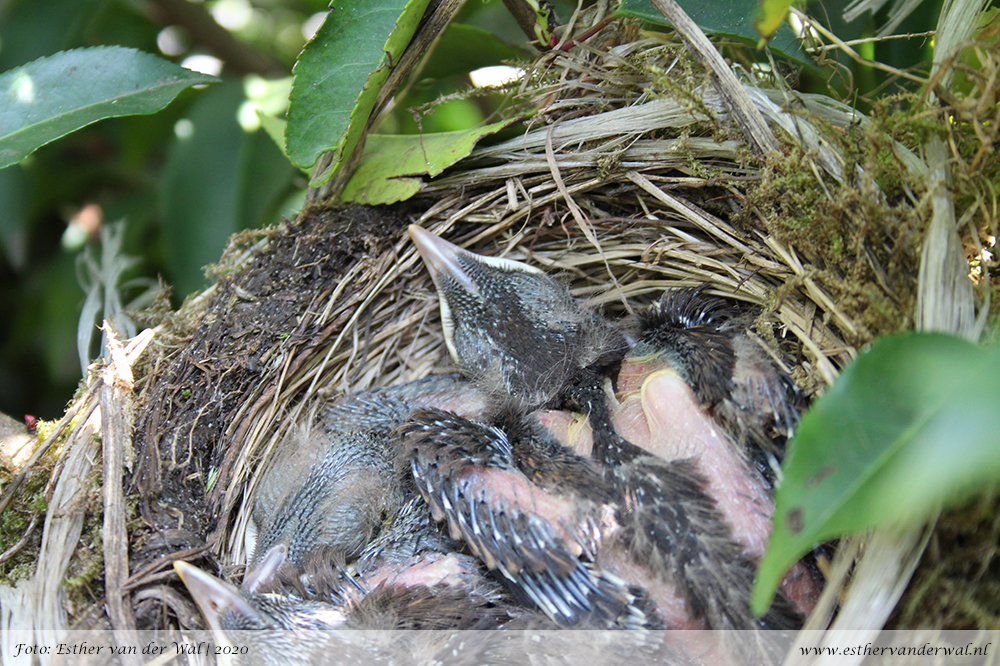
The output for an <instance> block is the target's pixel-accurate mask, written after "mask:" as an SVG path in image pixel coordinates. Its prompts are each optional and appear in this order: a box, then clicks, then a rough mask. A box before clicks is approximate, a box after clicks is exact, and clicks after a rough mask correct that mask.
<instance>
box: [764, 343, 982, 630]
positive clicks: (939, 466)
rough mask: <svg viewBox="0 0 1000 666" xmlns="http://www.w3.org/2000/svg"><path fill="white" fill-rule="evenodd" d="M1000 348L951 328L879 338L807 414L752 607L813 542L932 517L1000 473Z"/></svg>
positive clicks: (783, 486) (767, 600) (786, 471)
mask: <svg viewBox="0 0 1000 666" xmlns="http://www.w3.org/2000/svg"><path fill="white" fill-rule="evenodd" d="M998 413H1000V353H998V352H997V350H995V349H985V348H983V347H979V346H977V345H974V344H972V343H969V342H966V341H964V340H961V339H959V338H955V337H951V336H947V335H941V334H919V333H910V334H906V335H901V336H897V337H892V338H885V339H882V340H879V341H878V342H876V343H875V344H874V345H873V347H872V349H871V351H870V352H868V353H866V354H863V355H862V356H860V357H859V358H858V359H857V360H856V361H855V362H854V363H853V364H852V365H851V366H850V367H848V368H847V369H846V370H845V371H844V372H843V374H842V375H841V376H840V378H838V380H837V381H836V382H835V383H834V385H833V386H832V387H830V390H829V391H827V393H826V395H824V396H823V397H822V398H821V399H820V400H818V401H817V402H816V404H815V405H813V407H812V409H810V410H809V412H808V413H807V414H806V415H805V416H804V417H803V419H802V422H801V423H800V424H799V428H798V433H797V434H796V436H795V438H794V440H793V441H792V442H791V443H790V446H789V450H788V456H787V458H786V460H785V465H784V481H783V482H782V484H781V488H780V489H779V490H778V493H777V496H776V498H775V515H774V533H773V534H772V536H771V541H770V544H769V546H768V549H767V553H766V555H765V556H764V559H763V560H762V561H761V565H760V569H759V571H758V574H757V583H756V585H755V587H754V592H753V600H752V608H753V610H754V612H755V613H762V612H763V611H765V610H766V609H767V606H768V605H769V604H770V602H771V599H772V598H773V596H774V591H775V589H776V588H777V585H778V583H779V582H780V581H781V577H782V575H783V574H784V572H785V571H787V569H788V567H789V566H791V565H792V564H793V563H795V562H796V561H797V560H798V559H799V558H800V557H802V555H803V554H805V553H806V552H808V551H809V550H810V549H811V548H812V547H813V546H814V545H815V544H817V543H822V542H824V541H826V540H829V539H831V538H833V537H837V536H841V535H844V534H848V533H854V532H861V531H864V530H867V529H870V528H872V527H876V526H879V525H885V524H893V523H894V524H907V523H913V522H916V521H920V520H923V519H926V517H927V516H929V515H930V514H931V513H932V512H933V511H934V510H935V509H936V508H937V507H939V506H940V505H942V504H943V503H948V502H953V501H958V500H960V499H963V498H965V497H967V496H968V495H969V494H970V493H972V492H974V491H976V490H978V489H982V488H983V487H985V486H986V485H988V484H990V483H995V482H996V480H997V479H998V478H1000V432H998V431H997V429H996V427H995V418H996V414H998Z"/></svg>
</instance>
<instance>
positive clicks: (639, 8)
mask: <svg viewBox="0 0 1000 666" xmlns="http://www.w3.org/2000/svg"><path fill="white" fill-rule="evenodd" d="M677 4H679V5H680V6H681V9H683V10H684V11H685V12H687V14H688V16H690V17H691V19H692V20H693V21H694V22H695V23H697V24H698V27H699V28H701V29H702V30H703V31H704V32H707V33H714V34H721V35H730V36H734V37H741V38H743V39H745V40H748V41H749V42H750V43H753V44H756V43H757V42H758V41H760V37H761V35H760V34H759V33H758V32H757V28H755V27H754V19H755V18H756V17H757V16H759V12H760V0H698V1H697V2H696V1H695V0H678V3H677ZM618 12H619V13H620V14H624V15H626V16H635V17H638V18H641V19H643V20H645V21H649V22H650V23H655V24H657V25H669V24H668V23H667V19H665V18H664V17H663V14H661V13H660V12H659V11H658V10H657V9H656V8H655V7H653V5H652V4H651V3H650V2H649V0H625V1H624V2H622V4H621V7H620V8H619V9H618ZM771 47H772V48H774V49H777V50H778V51H780V52H781V53H783V54H785V55H786V56H788V57H790V58H794V59H795V60H798V61H800V62H802V63H807V62H808V60H807V59H806V56H805V53H804V52H803V51H802V47H801V46H800V45H799V41H798V40H797V39H796V38H795V33H793V32H792V30H791V28H789V27H788V26H787V25H781V26H780V27H779V28H778V30H777V32H776V33H775V34H774V38H773V39H772V40H771Z"/></svg>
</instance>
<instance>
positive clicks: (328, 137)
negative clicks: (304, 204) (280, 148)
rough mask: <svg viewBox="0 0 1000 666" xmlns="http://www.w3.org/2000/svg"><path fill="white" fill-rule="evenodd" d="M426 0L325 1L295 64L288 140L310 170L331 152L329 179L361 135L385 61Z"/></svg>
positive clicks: (393, 58)
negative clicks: (322, 14) (328, 5)
mask: <svg viewBox="0 0 1000 666" xmlns="http://www.w3.org/2000/svg"><path fill="white" fill-rule="evenodd" d="M428 1H429V0H343V1H341V2H338V3H337V4H336V6H334V7H331V8H330V13H329V14H328V15H327V17H326V21H324V22H323V25H322V26H321V27H320V29H319V31H318V32H317V33H316V36H315V37H313V39H312V40H311V41H310V42H309V43H308V44H306V47H305V49H303V50H302V54H301V55H300V56H299V60H298V62H297V63H296V64H295V71H294V75H295V78H294V79H293V81H292V94H291V100H290V104H289V108H288V125H287V127H286V129H285V143H286V145H287V146H288V154H289V156H290V157H291V159H292V162H293V163H294V164H295V165H296V166H298V167H299V168H302V169H309V168H310V167H312V165H313V164H315V163H316V160H317V159H319V156H320V155H321V154H322V153H324V152H326V151H329V150H332V151H334V152H335V153H336V154H335V156H334V159H333V162H332V164H333V165H334V166H333V168H331V169H329V170H327V172H326V173H325V174H322V175H321V176H320V177H319V178H317V182H314V183H313V185H321V184H322V183H324V182H326V181H327V180H329V179H330V177H331V176H332V175H333V173H334V171H336V168H337V167H338V166H339V165H340V163H341V160H342V159H344V158H345V157H346V156H348V155H350V154H351V151H352V150H353V149H354V146H355V145H357V142H358V141H359V140H360V138H361V134H362V132H363V131H364V127H365V123H366V122H367V121H368V116H370V115H371V112H372V109H373V108H374V106H375V100H376V97H377V96H378V93H379V90H380V88H381V87H382V84H383V83H385V80H386V78H388V76H389V72H390V68H391V67H392V66H393V65H394V64H395V63H396V62H398V61H399V57H400V55H401V54H402V53H403V50H404V49H405V48H406V46H407V44H409V42H410V39H411V38H412V37H413V34H414V32H415V31H416V29H417V25H418V24H419V22H420V19H421V17H422V16H423V14H424V10H425V9H426V8H427V4H428Z"/></svg>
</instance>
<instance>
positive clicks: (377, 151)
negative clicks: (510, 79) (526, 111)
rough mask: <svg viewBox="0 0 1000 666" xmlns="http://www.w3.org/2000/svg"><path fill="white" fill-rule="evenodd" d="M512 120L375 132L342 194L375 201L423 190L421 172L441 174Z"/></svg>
mask: <svg viewBox="0 0 1000 666" xmlns="http://www.w3.org/2000/svg"><path fill="white" fill-rule="evenodd" d="M511 122H513V121H503V122H499V123H493V124H492V125H486V126H484V127H476V128H473V129H469V130H461V131H457V132H441V133H438V134H419V135H416V134H413V135H386V134H371V135H369V136H368V140H367V142H366V143H365V153H364V155H363V156H362V158H361V163H360V164H359V165H358V168H357V170H356V171H355V172H354V175H353V176H352V177H351V179H350V180H349V181H348V183H347V186H346V187H345V188H344V192H343V194H342V195H341V198H342V199H343V200H344V201H354V202H357V203H366V204H371V205H376V204H389V203H395V202H397V201H404V200H406V199H409V198H410V197H412V196H413V195H414V194H416V193H417V192H418V191H419V190H420V183H421V179H420V178H419V176H422V175H428V176H436V175H438V174H439V173H441V172H442V171H444V170H445V169H447V168H448V167H450V166H451V165H452V164H454V163H455V162H457V161H459V160H460V159H462V158H463V157H465V156H466V155H468V154H469V153H470V152H472V149H473V147H475V145H476V142H477V141H479V139H481V138H482V137H484V136H486V135H488V134H493V133H494V132H497V131H499V130H501V129H503V128H504V127H506V126H507V125H509V124H510V123H511Z"/></svg>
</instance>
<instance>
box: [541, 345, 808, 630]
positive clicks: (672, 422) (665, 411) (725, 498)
mask: <svg viewBox="0 0 1000 666" xmlns="http://www.w3.org/2000/svg"><path fill="white" fill-rule="evenodd" d="M618 399H619V403H618V405H617V406H616V407H615V409H614V425H615V428H616V430H617V431H618V433H619V434H621V435H622V436H623V437H624V438H625V439H627V440H629V441H630V442H632V443H633V444H635V445H636V446H639V447H641V448H643V449H644V450H646V451H649V452H650V453H652V454H655V455H657V456H659V457H661V458H663V459H665V460H676V459H681V458H696V459H697V460H698V463H699V467H700V469H701V472H702V474H703V475H704V476H705V477H706V479H707V480H708V492H709V494H710V495H711V496H712V497H713V498H714V499H715V500H716V502H717V504H718V508H719V511H720V512H721V513H722V514H723V516H724V518H725V519H726V522H727V523H728V524H729V526H730V529H732V532H733V535H734V536H735V537H736V538H737V539H738V540H739V541H740V542H741V543H743V544H744V546H745V551H744V552H745V553H746V554H747V555H748V556H750V557H751V558H753V559H754V560H759V559H760V558H761V557H762V556H763V554H764V550H765V548H766V547H767V541H768V539H769V538H770V535H771V516H772V515H773V513H774V502H773V500H772V499H771V495H770V492H769V490H768V488H767V486H766V484H765V482H764V480H763V479H762V478H761V476H760V474H759V473H758V472H757V471H756V470H754V469H753V468H752V467H751V466H750V465H749V463H748V462H747V460H746V459H745V457H744V456H743V454H742V453H741V452H740V451H739V450H738V449H737V448H736V446H735V445H734V444H733V443H732V442H731V441H730V440H729V437H728V436H727V435H726V433H725V432H723V431H722V430H721V428H720V427H719V426H718V425H717V424H716V423H715V422H714V420H713V419H712V417H711V416H710V415H709V414H707V413H706V412H705V410H704V409H702V408H701V406H700V405H699V404H698V403H697V401H696V399H695V396H694V393H693V392H692V391H691V389H690V387H689V386H688V385H687V384H686V383H685V382H684V381H683V380H682V379H681V378H680V377H679V376H678V375H677V374H676V373H673V372H671V371H668V370H664V369H663V366H662V364H660V365H659V366H658V367H657V366H656V364H653V363H648V362H643V361H638V360H628V361H626V362H625V364H623V366H622V370H621V373H620V374H619V392H618ZM535 416H536V418H537V419H538V421H539V423H540V424H542V425H543V426H544V427H545V428H546V429H547V430H548V431H549V432H550V433H551V434H552V435H553V436H555V437H556V438H557V439H558V440H559V441H560V442H562V443H563V444H564V445H566V446H569V447H571V448H573V450H574V451H575V452H576V453H577V454H578V455H582V456H589V455H590V452H591V448H592V446H593V433H592V432H591V430H590V427H589V425H588V423H587V419H586V418H585V417H583V416H582V415H579V414H572V413H569V412H563V411H555V410H544V411H539V412H536V413H535ZM618 559H621V558H618ZM608 563H609V565H611V568H610V570H611V571H613V572H614V573H615V574H616V575H619V576H621V577H622V578H624V579H626V580H629V581H630V582H634V583H636V584H639V585H642V586H643V587H645V588H646V589H648V590H649V591H650V594H651V596H652V597H653V599H654V601H656V602H657V604H658V606H659V607H660V611H661V613H662V614H663V616H664V620H665V621H667V622H668V626H671V627H676V628H678V629H682V628H697V627H692V626H691V620H690V619H689V618H687V613H686V609H685V608H684V600H683V599H681V598H679V597H678V596H677V595H676V594H675V593H674V591H673V589H672V587H671V589H670V590H666V589H663V587H662V586H661V585H660V584H650V582H649V581H645V582H644V581H642V580H640V578H643V577H647V578H648V576H649V574H648V573H645V572H641V571H640V570H641V567H636V566H634V565H632V566H625V562H623V561H622V562H619V561H617V560H615V558H611V559H609V560H608ZM782 590H783V592H784V593H785V595H786V596H787V597H788V598H789V600H790V601H792V603H793V604H794V605H795V608H796V610H798V611H799V612H800V613H802V614H804V615H808V614H809V612H811V610H812V609H813V607H814V606H815V604H816V601H817V600H818V598H819V593H820V592H821V588H820V586H819V585H818V584H817V583H816V581H815V580H814V579H813V577H812V576H811V575H810V574H809V572H808V571H807V570H806V568H805V567H804V566H803V565H802V564H801V563H799V564H796V565H795V566H793V567H792V569H791V570H790V571H789V572H788V574H786V576H785V578H784V580H783V582H782Z"/></svg>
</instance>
